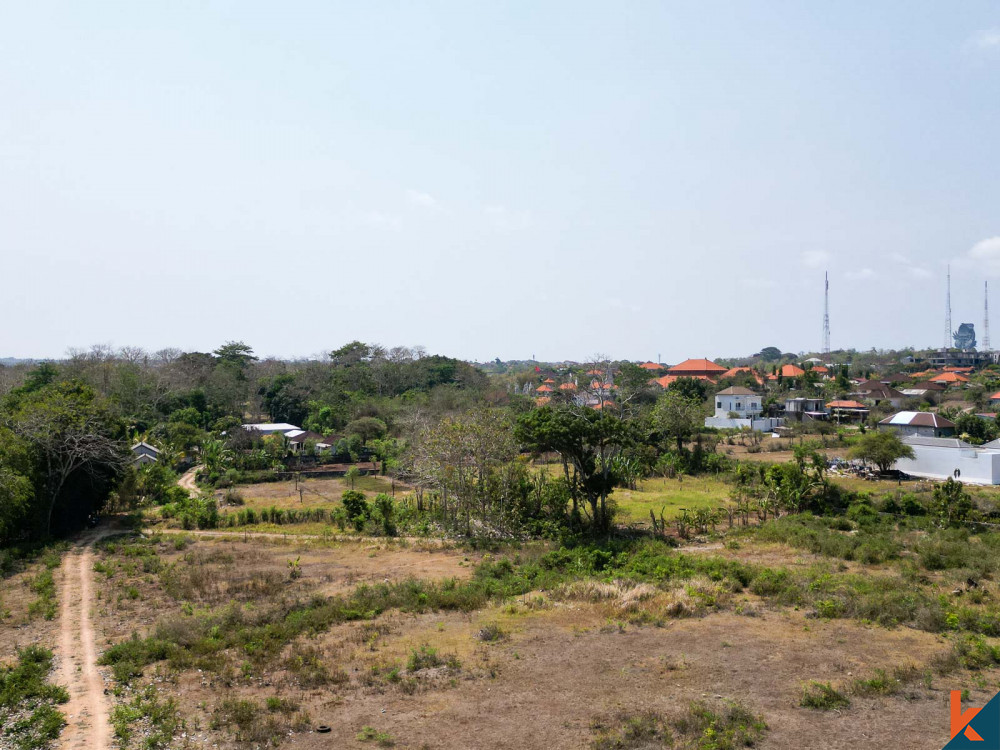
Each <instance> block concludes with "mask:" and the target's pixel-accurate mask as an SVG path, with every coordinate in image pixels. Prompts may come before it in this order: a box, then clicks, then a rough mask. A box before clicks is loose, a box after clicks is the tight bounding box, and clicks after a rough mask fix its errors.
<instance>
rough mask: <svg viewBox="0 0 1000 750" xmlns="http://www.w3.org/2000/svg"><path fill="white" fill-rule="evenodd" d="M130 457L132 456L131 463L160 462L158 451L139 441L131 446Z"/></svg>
mask: <svg viewBox="0 0 1000 750" xmlns="http://www.w3.org/2000/svg"><path fill="white" fill-rule="evenodd" d="M132 455H133V456H134V458H133V459H132V462H133V463H136V464H155V463H156V462H157V461H159V460H160V449H159V448H157V447H156V446H155V445H150V444H149V443H147V442H145V441H144V440H140V441H139V442H138V443H136V444H135V445H133V446H132Z"/></svg>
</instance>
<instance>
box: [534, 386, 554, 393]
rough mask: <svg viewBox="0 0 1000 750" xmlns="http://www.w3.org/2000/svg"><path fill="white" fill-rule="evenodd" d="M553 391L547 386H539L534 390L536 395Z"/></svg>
mask: <svg viewBox="0 0 1000 750" xmlns="http://www.w3.org/2000/svg"><path fill="white" fill-rule="evenodd" d="M554 390H555V389H554V388H552V387H551V386H548V385H540V386H538V388H536V389H535V391H536V392H538V393H552V391H554Z"/></svg>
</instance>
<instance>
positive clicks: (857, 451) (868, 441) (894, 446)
mask: <svg viewBox="0 0 1000 750" xmlns="http://www.w3.org/2000/svg"><path fill="white" fill-rule="evenodd" d="M847 455H848V457H849V458H858V459H861V460H862V461H864V462H865V463H871V464H875V466H877V467H878V470H879V471H880V472H882V473H885V472H887V471H889V469H891V468H892V465H893V464H894V463H896V461H898V460H899V459H901V458H913V448H911V447H910V446H908V445H907V444H906V443H904V442H903V441H902V440H900V438H899V435H897V434H896V433H895V432H894V431H893V432H890V431H887V430H885V431H878V432H867V433H865V434H864V435H862V436H861V437H860V438H859V439H858V442H857V443H856V444H855V445H854V446H853V447H852V448H851V450H850V451H849V452H848V454H847Z"/></svg>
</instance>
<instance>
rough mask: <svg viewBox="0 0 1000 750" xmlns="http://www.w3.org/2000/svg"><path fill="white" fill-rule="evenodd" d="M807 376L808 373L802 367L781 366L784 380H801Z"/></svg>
mask: <svg viewBox="0 0 1000 750" xmlns="http://www.w3.org/2000/svg"><path fill="white" fill-rule="evenodd" d="M805 374H806V371H805V370H803V369H802V368H801V367H796V366H795V365H782V366H781V376H782V377H784V378H800V377H802V376H803V375H805Z"/></svg>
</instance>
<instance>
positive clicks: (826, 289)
mask: <svg viewBox="0 0 1000 750" xmlns="http://www.w3.org/2000/svg"><path fill="white" fill-rule="evenodd" d="M829 353H830V272H829V271H826V272H824V273H823V354H829Z"/></svg>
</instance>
